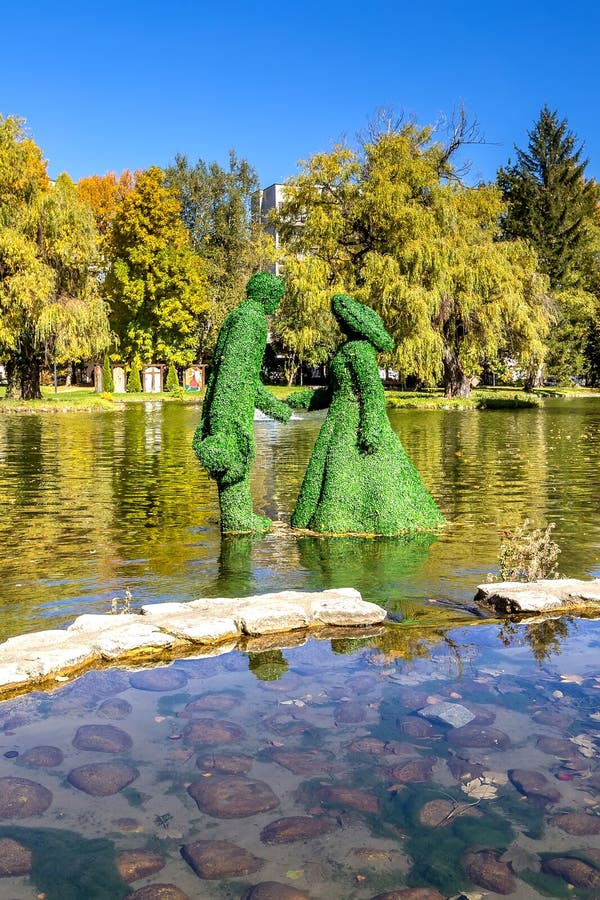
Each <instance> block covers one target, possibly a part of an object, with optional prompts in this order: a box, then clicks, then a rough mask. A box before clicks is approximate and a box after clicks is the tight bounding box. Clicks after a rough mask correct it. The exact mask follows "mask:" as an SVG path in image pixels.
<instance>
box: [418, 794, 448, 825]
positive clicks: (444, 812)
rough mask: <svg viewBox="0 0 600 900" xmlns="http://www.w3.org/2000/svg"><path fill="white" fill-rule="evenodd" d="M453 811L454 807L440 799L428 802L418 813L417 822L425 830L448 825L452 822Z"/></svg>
mask: <svg viewBox="0 0 600 900" xmlns="http://www.w3.org/2000/svg"><path fill="white" fill-rule="evenodd" d="M454 809H455V805H454V803H451V802H450V800H443V799H442V798H441V797H440V798H439V799H436V800H429V801H428V802H427V803H425V805H424V806H422V807H421V809H420V811H419V822H420V824H421V825H424V826H426V827H427V828H437V827H438V825H448V824H449V823H450V822H451V821H452V813H453V812H454Z"/></svg>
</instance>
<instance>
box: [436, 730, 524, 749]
mask: <svg viewBox="0 0 600 900" xmlns="http://www.w3.org/2000/svg"><path fill="white" fill-rule="evenodd" d="M447 740H448V743H449V744H450V746H451V747H483V748H485V749H489V750H507V749H508V748H509V747H510V745H511V744H510V738H509V737H508V735H507V734H504V732H503V731H500V730H499V729H498V728H486V727H485V726H483V725H474V724H469V725H463V726H462V728H455V729H453V730H452V731H451V732H450V733H449V735H448V738H447Z"/></svg>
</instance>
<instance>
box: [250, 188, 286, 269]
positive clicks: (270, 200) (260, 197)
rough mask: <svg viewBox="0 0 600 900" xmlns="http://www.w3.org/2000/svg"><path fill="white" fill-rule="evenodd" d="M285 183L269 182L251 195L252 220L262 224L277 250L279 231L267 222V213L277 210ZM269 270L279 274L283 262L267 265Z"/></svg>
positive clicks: (281, 200)
mask: <svg viewBox="0 0 600 900" xmlns="http://www.w3.org/2000/svg"><path fill="white" fill-rule="evenodd" d="M284 191H285V185H283V184H270V185H269V187H266V188H261V189H260V190H259V191H256V192H255V193H254V194H253V195H252V221H253V222H255V223H256V224H258V225H262V226H263V228H264V229H265V231H266V232H267V233H268V234H270V235H271V236H272V237H273V240H274V241H275V248H276V249H277V250H279V246H280V243H279V233H278V231H277V229H276V228H274V227H273V225H271V224H270V222H269V213H270V212H272V211H273V210H278V209H279V208H280V206H281V204H282V202H283V198H284ZM269 271H270V272H272V273H273V274H274V275H281V274H282V272H283V264H282V263H280V262H279V261H277V262H276V263H274V264H273V265H272V266H269Z"/></svg>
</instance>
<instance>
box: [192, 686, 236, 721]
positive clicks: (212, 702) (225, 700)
mask: <svg viewBox="0 0 600 900" xmlns="http://www.w3.org/2000/svg"><path fill="white" fill-rule="evenodd" d="M239 702H240V698H239V697H238V696H237V695H236V694H229V693H227V692H225V691H221V692H217V691H215V692H213V693H210V694H202V696H201V697H196V699H195V700H191V701H190V702H189V703H188V704H186V706H185V707H184V709H183V713H192V714H193V713H196V712H226V711H227V710H229V709H231V708H232V707H233V706H237V704H238V703H239ZM180 715H181V716H182V717H184V716H183V714H182V713H180Z"/></svg>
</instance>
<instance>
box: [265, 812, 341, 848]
mask: <svg viewBox="0 0 600 900" xmlns="http://www.w3.org/2000/svg"><path fill="white" fill-rule="evenodd" d="M336 828H337V825H336V823H335V822H334V821H333V820H332V819H329V818H315V817H313V816H287V817H286V818H283V819H276V820H275V821H274V822H270V823H269V824H268V825H267V826H266V828H263V830H262V831H261V833H260V839H261V841H262V842H263V844H293V843H294V842H295V841H310V840H312V838H317V837H322V835H324V834H330V833H331V832H332V831H335V829H336Z"/></svg>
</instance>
